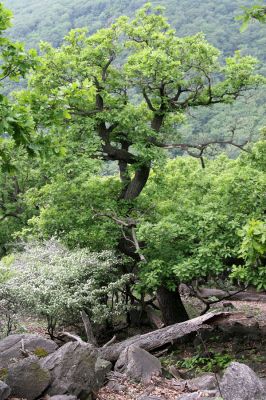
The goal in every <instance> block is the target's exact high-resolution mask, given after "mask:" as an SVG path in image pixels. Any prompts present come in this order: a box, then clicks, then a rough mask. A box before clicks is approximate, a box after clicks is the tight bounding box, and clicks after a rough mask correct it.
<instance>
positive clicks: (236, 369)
mask: <svg viewBox="0 0 266 400" xmlns="http://www.w3.org/2000/svg"><path fill="white" fill-rule="evenodd" d="M220 389H221V393H222V397H223V399H224V400H265V398H266V392H265V388H264V387H263V384H262V382H261V381H260V379H259V378H258V376H257V375H256V374H255V372H254V371H253V370H252V369H251V368H249V367H248V366H247V365H245V364H241V363H238V362H232V363H231V364H230V365H229V367H228V368H226V370H225V373H224V375H223V378H222V380H221V382H220Z"/></svg>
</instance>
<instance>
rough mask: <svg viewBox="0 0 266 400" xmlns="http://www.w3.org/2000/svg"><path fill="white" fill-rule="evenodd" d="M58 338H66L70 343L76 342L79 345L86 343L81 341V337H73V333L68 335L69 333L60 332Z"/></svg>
mask: <svg viewBox="0 0 266 400" xmlns="http://www.w3.org/2000/svg"><path fill="white" fill-rule="evenodd" d="M58 336H59V337H60V338H62V337H64V336H66V337H68V338H70V339H71V340H72V341H74V342H78V343H80V344H87V343H86V342H84V340H82V339H81V337H79V336H78V335H74V334H73V333H69V332H65V331H64V332H61V333H59V335H58Z"/></svg>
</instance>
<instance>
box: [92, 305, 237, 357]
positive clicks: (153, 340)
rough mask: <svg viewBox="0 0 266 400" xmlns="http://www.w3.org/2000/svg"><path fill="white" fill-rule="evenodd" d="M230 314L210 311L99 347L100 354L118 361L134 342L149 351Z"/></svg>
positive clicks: (171, 342) (206, 326) (210, 324)
mask: <svg viewBox="0 0 266 400" xmlns="http://www.w3.org/2000/svg"><path fill="white" fill-rule="evenodd" d="M230 315H231V313H226V312H219V313H208V314H205V315H202V316H200V317H197V318H194V319H191V320H189V321H185V322H181V323H178V324H174V325H171V326H167V327H165V328H161V329H157V330H156V331H153V332H149V333H145V334H144V335H137V336H133V337H131V338H129V339H126V340H124V341H123V342H119V343H116V344H112V345H111V346H108V347H106V348H99V349H98V351H99V355H100V357H101V358H103V359H105V360H108V361H116V360H117V359H118V357H119V355H120V354H121V352H122V351H123V350H125V349H126V348H127V347H129V346H131V345H132V344H134V345H136V346H138V347H141V348H142V349H144V350H147V351H152V350H155V349H159V348H161V347H162V346H165V345H167V344H173V343H175V342H176V341H177V340H178V339H181V338H183V337H185V336H186V335H188V334H190V333H193V332H199V331H200V330H202V329H209V328H210V327H211V326H212V324H213V323H215V322H217V320H221V319H227V318H228V317H229V316H230Z"/></svg>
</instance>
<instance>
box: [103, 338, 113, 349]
mask: <svg viewBox="0 0 266 400" xmlns="http://www.w3.org/2000/svg"><path fill="white" fill-rule="evenodd" d="M115 341H116V336H115V335H114V336H113V337H112V339H111V340H109V342H107V343H105V344H104V345H103V347H102V349H105V348H106V347H108V346H111V344H113V343H114V342H115Z"/></svg>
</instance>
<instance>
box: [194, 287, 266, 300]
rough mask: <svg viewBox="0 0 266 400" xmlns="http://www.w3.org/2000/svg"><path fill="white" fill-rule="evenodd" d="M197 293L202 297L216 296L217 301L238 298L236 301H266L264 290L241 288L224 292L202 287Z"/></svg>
mask: <svg viewBox="0 0 266 400" xmlns="http://www.w3.org/2000/svg"><path fill="white" fill-rule="evenodd" d="M198 294H199V295H200V297H201V298H202V299H207V298H208V297H217V299H219V301H221V300H228V299H229V298H230V299H231V300H238V301H258V302H262V303H266V292H260V293H257V292H252V291H247V290H246V289H242V290H240V291H237V292H236V291H233V290H230V291H229V292H226V291H224V290H220V289H208V288H206V289H205V288H202V289H200V290H198Z"/></svg>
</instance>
